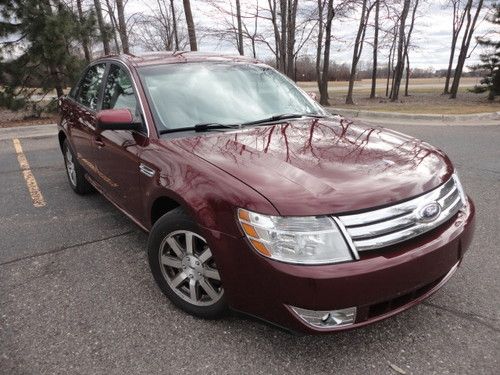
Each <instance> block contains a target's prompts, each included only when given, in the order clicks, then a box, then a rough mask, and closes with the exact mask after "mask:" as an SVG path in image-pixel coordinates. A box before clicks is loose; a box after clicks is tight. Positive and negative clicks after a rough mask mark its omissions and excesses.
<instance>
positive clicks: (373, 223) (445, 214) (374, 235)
mask: <svg viewBox="0 0 500 375" xmlns="http://www.w3.org/2000/svg"><path fill="white" fill-rule="evenodd" d="M459 184H460V182H457V180H456V177H455V175H453V176H452V177H451V178H450V179H449V180H448V181H446V182H445V183H443V184H441V185H440V186H438V187H437V188H435V189H433V190H431V191H429V192H427V193H425V194H423V195H420V196H418V197H416V198H413V199H410V200H408V201H405V202H402V203H396V204H393V205H391V206H389V207H384V208H379V209H375V210H371V211H367V212H362V213H358V214H348V215H338V216H337V218H336V219H337V220H336V222H337V223H338V225H339V227H340V228H341V230H342V231H343V233H344V231H345V236H346V238H347V242H348V243H349V245H350V246H352V247H353V249H354V250H353V252H354V251H357V252H362V251H367V250H375V249H380V248H383V247H386V246H390V245H394V244H397V243H400V242H403V241H406V240H409V239H411V238H414V237H417V236H419V235H421V234H423V233H425V232H428V231H430V230H432V229H434V228H437V227H438V226H440V225H441V224H443V223H444V222H446V221H447V220H449V219H450V218H451V217H452V216H454V215H455V214H456V213H457V212H459V211H460V210H461V209H462V208H463V207H464V206H465V205H466V202H464V201H463V198H462V197H461V194H460V187H459ZM434 202H437V203H439V205H440V207H441V212H440V213H439V214H438V215H437V217H436V218H435V219H434V220H432V221H430V222H429V221H425V220H423V219H422V218H421V216H420V211H421V210H422V208H423V207H425V206H426V205H429V204H431V203H434ZM334 219H335V218H334Z"/></svg>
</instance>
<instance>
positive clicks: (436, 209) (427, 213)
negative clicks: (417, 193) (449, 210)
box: [418, 202, 441, 222]
mask: <svg viewBox="0 0 500 375" xmlns="http://www.w3.org/2000/svg"><path fill="white" fill-rule="evenodd" d="M440 213H441V206H440V205H439V203H438V202H431V203H427V204H426V205H425V206H423V207H422V208H421V209H420V210H419V211H418V216H419V218H420V220H421V221H426V222H428V221H433V220H436V219H437V217H438V216H439V214H440Z"/></svg>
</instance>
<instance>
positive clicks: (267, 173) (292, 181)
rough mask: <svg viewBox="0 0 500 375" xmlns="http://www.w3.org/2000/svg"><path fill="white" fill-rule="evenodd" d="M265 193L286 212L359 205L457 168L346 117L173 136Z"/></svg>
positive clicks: (430, 183) (420, 189)
mask: <svg viewBox="0 0 500 375" xmlns="http://www.w3.org/2000/svg"><path fill="white" fill-rule="evenodd" d="M172 142H174V143H175V144H177V145H178V146H179V147H181V148H183V149H184V150H186V151H188V152H192V153H194V154H195V155H197V156H199V157H200V158H202V159H204V160H206V161H208V162H210V163H212V164H213V165H215V166H217V167H219V168H220V169H222V170H224V171H226V172H227V173H229V174H230V175H232V176H234V177H235V178H237V179H239V180H241V181H243V182H244V183H246V184H247V185H248V186H250V187H252V188H253V189H255V190H257V191H258V192H259V193H261V194H262V195H263V196H264V197H266V198H267V199H268V200H269V201H270V202H271V203H272V204H273V205H274V207H275V208H276V209H277V210H278V211H279V212H280V214H282V215H321V214H332V213H345V212H354V211H359V210H363V209H367V208H372V207H379V206H384V205H388V204H391V203H394V202H398V201H401V200H405V199H408V198H412V197H414V196H417V195H419V194H422V193H424V192H427V191H429V190H431V189H433V188H435V187H437V186H438V185H440V184H441V183H443V182H444V181H446V180H447V179H448V178H449V177H450V176H451V174H452V173H453V167H452V165H451V163H450V161H449V160H448V158H447V157H446V155H444V154H443V153H442V152H441V151H439V150H438V149H436V148H434V147H432V146H430V145H429V144H427V143H425V142H423V141H420V140H418V139H415V138H412V137H409V136H406V135H403V134H401V133H398V132H395V131H392V130H388V129H384V128H382V127H372V126H367V125H363V124H359V123H353V122H352V121H349V120H346V119H344V118H342V117H331V118H328V119H326V118H325V119H307V120H297V121H292V122H287V123H282V124H276V125H266V126H257V127H252V128H247V129H245V128H244V129H242V130H238V131H223V132H210V133H206V134H203V135H200V136H195V137H186V138H177V139H175V140H172Z"/></svg>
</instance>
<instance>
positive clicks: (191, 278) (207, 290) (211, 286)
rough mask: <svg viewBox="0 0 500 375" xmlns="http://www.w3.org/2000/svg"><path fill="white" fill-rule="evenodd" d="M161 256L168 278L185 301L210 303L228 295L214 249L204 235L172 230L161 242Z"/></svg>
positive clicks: (164, 275) (199, 304) (164, 274)
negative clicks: (225, 293) (218, 268)
mask: <svg viewBox="0 0 500 375" xmlns="http://www.w3.org/2000/svg"><path fill="white" fill-rule="evenodd" d="M158 255H159V261H160V268H161V272H162V275H163V277H164V278H165V281H166V282H167V283H168V285H169V286H170V288H171V289H172V290H173V291H174V292H175V293H176V294H177V295H178V296H179V297H181V298H182V299H183V300H185V301H187V302H189V303H191V304H193V305H196V306H210V305H213V304H215V303H216V302H217V301H218V300H219V299H220V298H221V297H222V295H223V294H224V289H223V288H222V284H221V281H220V276H219V272H218V271H217V266H216V265H215V261H214V259H213V256H212V252H211V250H210V248H209V247H208V244H207V242H206V241H205V239H204V238H203V237H201V236H200V235H198V234H196V233H194V232H191V231H185V230H179V231H175V232H172V233H170V234H168V235H167V236H166V237H165V238H164V239H163V241H162V242H161V244H160V249H159V252H158Z"/></svg>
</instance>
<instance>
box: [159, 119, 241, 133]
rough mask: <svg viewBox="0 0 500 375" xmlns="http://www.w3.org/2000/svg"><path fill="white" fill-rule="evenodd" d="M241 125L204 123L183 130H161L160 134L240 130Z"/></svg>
mask: <svg viewBox="0 0 500 375" xmlns="http://www.w3.org/2000/svg"><path fill="white" fill-rule="evenodd" d="M239 127H240V126H239V125H230V124H219V123H217V122H207V123H202V124H196V125H193V126H186V127H183V128H176V129H161V130H160V131H159V133H160V134H167V133H176V132H184V131H190V130H194V131H195V132H205V131H207V130H215V129H228V128H229V129H233V128H239Z"/></svg>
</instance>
